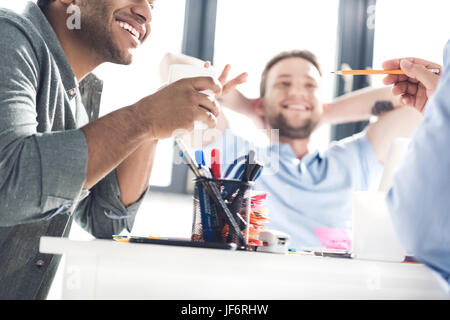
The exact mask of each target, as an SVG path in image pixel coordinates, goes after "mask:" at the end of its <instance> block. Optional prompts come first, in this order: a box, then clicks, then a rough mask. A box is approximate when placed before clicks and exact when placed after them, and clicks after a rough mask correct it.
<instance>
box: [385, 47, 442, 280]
mask: <svg viewBox="0 0 450 320" xmlns="http://www.w3.org/2000/svg"><path fill="white" fill-rule="evenodd" d="M387 200H388V205H389V207H390V210H391V215H392V220H393V223H394V226H395V228H396V230H397V232H398V234H399V237H400V240H401V241H402V242H403V244H404V245H405V249H406V250H407V251H408V252H411V253H412V254H413V255H414V256H415V257H416V258H417V259H418V260H420V261H422V262H423V263H425V264H427V265H428V266H429V267H431V268H432V269H434V270H436V271H438V272H439V273H440V274H442V276H443V277H444V278H445V279H446V280H447V282H448V283H450V41H449V42H447V45H446V47H445V50H444V69H443V72H442V76H441V79H440V82H439V86H438V88H437V90H436V91H435V93H434V95H433V96H432V97H431V98H430V99H429V101H428V104H427V106H426V109H425V118H424V121H423V123H422V124H421V125H420V127H419V128H418V129H417V131H416V133H415V135H414V137H413V139H412V141H411V144H410V146H409V149H408V152H407V155H406V157H405V161H404V163H403V164H402V165H401V166H400V168H399V169H398V171H397V172H396V174H395V176H394V182H393V187H392V189H391V190H390V191H389V193H388V197H387Z"/></svg>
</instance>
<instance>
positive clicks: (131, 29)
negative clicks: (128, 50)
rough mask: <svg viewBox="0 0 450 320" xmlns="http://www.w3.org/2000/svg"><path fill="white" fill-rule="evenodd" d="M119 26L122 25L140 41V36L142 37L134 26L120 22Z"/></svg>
mask: <svg viewBox="0 0 450 320" xmlns="http://www.w3.org/2000/svg"><path fill="white" fill-rule="evenodd" d="M119 25H120V26H121V27H122V28H123V29H125V30H127V31H129V32H131V33H132V34H133V36H135V37H136V38H138V39H140V36H141V35H140V33H139V32H138V31H137V30H136V29H135V28H133V27H132V26H130V25H129V24H128V23H126V22H122V21H120V22H119Z"/></svg>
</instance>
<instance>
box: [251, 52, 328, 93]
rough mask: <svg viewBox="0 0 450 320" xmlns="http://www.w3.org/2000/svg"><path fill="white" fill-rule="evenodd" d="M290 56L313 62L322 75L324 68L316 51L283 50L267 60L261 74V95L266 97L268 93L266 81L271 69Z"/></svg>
mask: <svg viewBox="0 0 450 320" xmlns="http://www.w3.org/2000/svg"><path fill="white" fill-rule="evenodd" d="M288 58H302V59H305V60H307V61H309V62H311V63H312V64H313V66H314V67H316V69H317V70H318V71H319V74H320V75H322V70H321V69H320V64H319V61H318V60H317V57H316V55H315V54H314V53H312V52H311V51H308V50H292V51H283V52H281V53H279V54H277V55H276V56H275V57H273V58H272V59H270V60H269V62H267V64H266V67H265V68H264V71H263V73H262V75H261V83H260V86H259V92H260V97H261V98H262V97H264V95H265V94H266V82H267V74H268V73H269V71H270V69H272V67H273V66H274V65H275V64H277V63H278V62H280V61H281V60H284V59H288Z"/></svg>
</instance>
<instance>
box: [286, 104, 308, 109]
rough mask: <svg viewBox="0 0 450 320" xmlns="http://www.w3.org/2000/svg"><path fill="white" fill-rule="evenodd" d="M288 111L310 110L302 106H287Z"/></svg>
mask: <svg viewBox="0 0 450 320" xmlns="http://www.w3.org/2000/svg"><path fill="white" fill-rule="evenodd" d="M287 107H288V109H294V110H308V108H307V107H306V106H304V105H301V104H290V105H288V106H287Z"/></svg>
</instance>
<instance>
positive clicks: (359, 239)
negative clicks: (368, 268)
mask: <svg viewBox="0 0 450 320" xmlns="http://www.w3.org/2000/svg"><path fill="white" fill-rule="evenodd" d="M385 199H386V192H376V191H361V192H354V193H353V199H352V202H353V211H352V216H353V222H352V256H353V257H354V258H357V259H366V260H378V261H396V262H401V261H403V260H404V259H405V256H406V251H405V250H404V248H403V246H402V244H401V243H400V241H399V239H398V237H397V234H396V231H395V229H394V226H393V224H392V221H391V216H390V213H389V209H388V206H387V204H386V200H385Z"/></svg>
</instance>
